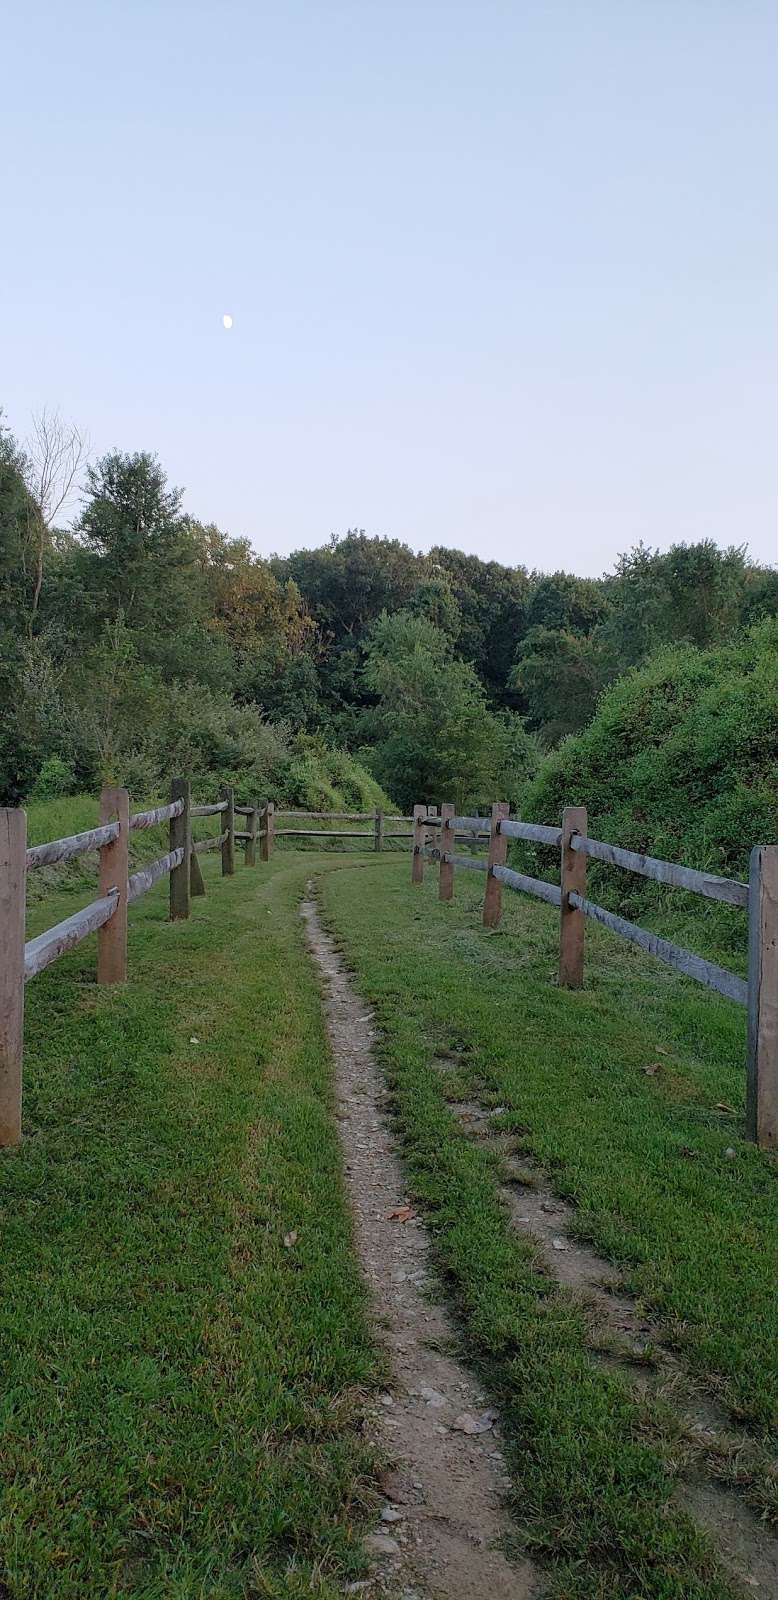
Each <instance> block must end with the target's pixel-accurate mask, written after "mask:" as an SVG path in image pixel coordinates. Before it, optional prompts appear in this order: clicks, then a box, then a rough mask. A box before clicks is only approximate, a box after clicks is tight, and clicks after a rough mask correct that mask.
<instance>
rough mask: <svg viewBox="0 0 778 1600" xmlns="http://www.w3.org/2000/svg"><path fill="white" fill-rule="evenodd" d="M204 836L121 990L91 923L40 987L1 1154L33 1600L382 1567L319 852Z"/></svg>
mask: <svg viewBox="0 0 778 1600" xmlns="http://www.w3.org/2000/svg"><path fill="white" fill-rule="evenodd" d="M89 820H90V819H88V818H86V819H85V821H86V822H87V823H88V821H89ZM279 860H280V858H279ZM205 861H206V865H205V872H206V875H207V876H206V881H207V885H208V898H207V899H206V900H198V901H197V902H195V908H194V915H193V917H192V920H191V922H189V923H187V924H180V923H179V924H173V925H171V924H169V923H168V922H167V921H166V909H167V908H166V901H165V889H166V885H160V886H159V887H158V888H157V889H156V890H154V891H152V893H151V894H149V895H148V896H147V897H145V898H144V899H143V900H142V901H140V902H139V903H138V904H137V906H135V907H133V908H132V910H131V913H130V979H131V981H130V982H129V984H128V985H127V987H126V988H122V989H119V990H106V989H103V990H98V989H97V988H96V986H95V984H94V963H95V950H94V940H88V941H86V943H85V944H84V945H82V946H81V947H80V948H79V949H78V950H77V951H75V952H73V953H72V954H71V955H70V956H69V957H67V958H65V959H64V960H62V961H61V962H59V963H57V965H56V966H54V967H52V968H50V969H49V971H48V972H47V973H45V974H44V975H43V976H41V977H40V978H37V979H36V980H35V982H34V983H33V984H31V985H30V986H29V989H28V994H27V1002H28V1005H27V1049H26V1079H25V1090H26V1094H25V1113H24V1122H25V1142H24V1144H23V1146H22V1147H21V1149H20V1150H19V1151H18V1152H14V1153H7V1154H4V1155H3V1156H2V1158H1V1159H0V1218H1V1220H2V1230H1V1233H0V1258H1V1260H2V1266H1V1267H0V1272H1V1274H2V1284H3V1294H2V1299H1V1300H0V1349H1V1356H2V1399H1V1400H0V1406H1V1407H2V1449H1V1450H0V1493H1V1500H0V1594H2V1595H4V1596H12V1597H13V1600H22V1597H24V1600H28V1597H30V1600H32V1597H33V1596H34V1597H36V1600H38V1597H40V1600H43V1597H45V1600H65V1597H67V1600H71V1597H72V1600H98V1597H99V1600H105V1597H106V1596H130V1595H131V1596H133V1597H136V1600H140V1597H142V1600H157V1597H159V1600H163V1597H164V1600H195V1597H197V1600H205V1597H206V1596H207V1597H208V1600H222V1597H224V1600H227V1597H232V1596H248V1595H251V1596H281V1595H283V1596H287V1595H289V1596H292V1595H298V1594H300V1595H302V1594H305V1595H310V1594H315V1595H321V1596H325V1595H332V1594H334V1593H338V1592H340V1586H339V1583H338V1584H336V1578H337V1579H339V1580H343V1578H344V1577H347V1576H348V1575H351V1576H354V1575H355V1574H356V1573H358V1572H359V1570H360V1568H361V1564H362V1563H361V1556H360V1554H359V1546H358V1541H359V1538H360V1536H361V1529H362V1523H363V1508H364V1507H365V1505H366V1504H369V1503H370V1501H371V1496H372V1494H373V1481H372V1478H371V1463H370V1461H369V1459H368V1456H367V1453H366V1450H365V1447H364V1445H363V1443H362V1441H361V1437H360V1432H359V1418H360V1413H361V1403H362V1395H363V1391H364V1388H365V1386H369V1385H372V1384H373V1383H374V1382H376V1381H377V1380H378V1378H379V1377H380V1365H379V1363H378V1362H377V1359H376V1355H375V1352H374V1350H373V1348H372V1345H371V1341H370V1338H369V1335H368V1332H367V1330H366V1325H365V1318H364V1304H363V1295H362V1290H361V1287H360V1282H359V1279H358V1276H357V1272H356V1269H355V1265H354V1260H353V1256H352V1252H351V1246H350V1236H349V1226H348V1221H347V1216H346V1211H345V1205H344V1200H343V1196H342V1192H341V1183H340V1168H339V1157H338V1151H337V1142H336V1138H335V1133H334V1124H333V1117H332V1113H331V1105H330V1063H329V1057H328V1053H327V1048H326V1044H325V1035H324V1030H323V1024H322V1019H321V1011H320V1005H319V998H318V989H317V985H316V981H315V979H314V976H313V974H312V972H311V969H310V967H309V965H308V963H307V960H306V958H305V956H304V954H303V945H302V935H301V931H300V925H299V917H298V915H297V904H298V900H299V895H300V893H301V889H302V883H303V881H304V868H303V866H302V863H301V862H300V861H299V859H298V861H297V862H296V863H294V862H292V863H291V864H290V862H289V860H288V858H287V860H286V861H285V862H284V864H283V866H280V867H279V864H278V863H277V864H276V867H277V870H276V869H274V870H272V871H271V872H270V873H268V872H267V871H266V870H263V871H261V872H260V871H259V870H258V871H257V872H256V873H249V872H246V871H244V870H243V869H242V868H239V870H238V875H237V876H236V878H234V879H224V880H222V879H221V877H220V876H219V875H218V869H217V867H216V865H215V863H213V862H212V861H210V860H208V858H205ZM77 898H84V894H83V885H82V886H80V887H79V890H78V893H76V892H73V891H68V892H64V891H59V892H58V893H57V894H56V895H54V896H52V897H50V898H49V899H48V900H47V901H46V902H45V903H42V904H39V905H36V906H34V907H33V908H32V912H31V916H30V932H31V933H34V932H36V931H38V929H39V928H40V927H43V926H46V925H48V924H49V923H51V922H52V921H54V920H56V919H57V918H58V917H61V916H63V915H66V914H67V913H68V912H69V911H70V910H72V909H73V906H74V904H75V903H76V899H77ZM292 1235H296V1239H295V1240H294V1242H293V1243H290V1242H289V1240H290V1236H292ZM285 1236H286V1238H287V1245H285V1244H284V1239H285Z"/></svg>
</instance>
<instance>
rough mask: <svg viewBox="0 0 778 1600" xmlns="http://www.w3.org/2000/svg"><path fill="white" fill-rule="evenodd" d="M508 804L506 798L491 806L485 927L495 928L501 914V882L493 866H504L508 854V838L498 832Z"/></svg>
mask: <svg viewBox="0 0 778 1600" xmlns="http://www.w3.org/2000/svg"><path fill="white" fill-rule="evenodd" d="M509 811H510V806H509V804H508V802H507V800H496V801H495V803H494V805H493V806H492V829H491V833H490V834H489V857H488V861H489V871H488V872H487V874H486V889H485V890H484V914H483V924H484V927H485V928H496V927H497V926H498V925H499V921H500V918H501V916H502V884H501V883H500V880H499V878H495V876H494V872H493V871H492V868H493V867H504V866H505V862H506V858H507V855H508V840H507V838H506V836H505V834H503V833H500V827H499V825H500V823H501V822H504V821H505V819H506V817H507V815H508V812H509Z"/></svg>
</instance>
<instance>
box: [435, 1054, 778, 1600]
mask: <svg viewBox="0 0 778 1600" xmlns="http://www.w3.org/2000/svg"><path fill="white" fill-rule="evenodd" d="M436 1064H437V1065H439V1068H440V1070H441V1072H443V1073H446V1072H447V1071H448V1070H450V1058H447V1057H442V1058H440V1060H439V1062H438V1063H436ZM449 1109H450V1111H451V1112H452V1113H453V1114H454V1116H456V1117H457V1119H458V1121H459V1123H460V1126H461V1127H462V1130H463V1132H465V1133H466V1134H467V1135H468V1137H469V1138H472V1139H474V1140H477V1141H478V1142H483V1143H485V1144H486V1146H487V1148H488V1149H489V1150H490V1151H492V1152H493V1153H495V1154H496V1155H497V1156H498V1157H499V1158H500V1163H501V1166H502V1172H503V1182H502V1184H501V1193H502V1197H503V1200H504V1202H505V1205H506V1208H507V1210H508V1213H509V1216H510V1220H511V1224H512V1226H513V1227H514V1228H515V1229H516V1230H517V1232H519V1233H521V1234H523V1235H524V1236H525V1237H529V1238H531V1239H532V1240H533V1242H534V1243H535V1245H536V1246H537V1248H538V1255H539V1261H540V1263H541V1265H542V1268H543V1270H544V1271H545V1272H546V1273H547V1274H548V1275H549V1276H550V1277H552V1278H553V1279H554V1280H555V1281H556V1282H557V1283H558V1284H560V1285H561V1286H563V1287H564V1288H565V1289H567V1290H568V1291H570V1292H571V1293H572V1294H573V1296H574V1298H575V1299H576V1300H577V1301H578V1302H579V1304H580V1305H581V1308H582V1310H583V1311H584V1313H585V1315H586V1317H587V1320H588V1325H589V1329H590V1338H591V1344H592V1349H593V1353H594V1355H595V1356H596V1357H598V1358H599V1359H600V1360H601V1361H602V1362H603V1363H604V1364H605V1365H606V1366H608V1367H609V1368H610V1369H611V1370H618V1371H619V1373H620V1375H621V1376H622V1378H623V1379H625V1380H626V1382H627V1383H629V1384H630V1385H631V1386H632V1388H633V1389H634V1390H635V1391H636V1392H637V1394H638V1395H640V1394H645V1395H646V1396H648V1397H653V1398H656V1399H658V1400H660V1401H662V1400H663V1401H665V1403H666V1404H669V1405H670V1406H671V1407H672V1410H673V1412H674V1414H675V1416H676V1417H677V1419H678V1422H679V1424H680V1430H681V1431H682V1433H683V1434H684V1435H685V1436H686V1439H687V1440H688V1441H689V1445H690V1453H691V1454H692V1456H693V1457H694V1467H695V1470H694V1472H693V1475H691V1474H687V1476H686V1477H685V1479H684V1480H683V1481H682V1482H681V1484H680V1485H679V1490H678V1499H679V1501H680V1502H681V1504H683V1505H684V1506H685V1508H686V1509H687V1510H688V1511H689V1512H690V1513H691V1515H692V1516H694V1517H695V1518H696V1520H697V1521H698V1522H699V1523H700V1524H701V1525H702V1526H703V1527H704V1528H705V1529H706V1531H707V1532H708V1534H709V1535H710V1536H711V1538H712V1539H713V1541H714V1542H715V1544H716V1545H717V1547H718V1549H719V1552H720V1554H721V1558H722V1561H723V1562H724V1564H725V1565H726V1566H727V1567H728V1569H729V1571H730V1573H731V1575H732V1577H733V1579H734V1580H735V1581H736V1582H737V1583H739V1584H740V1585H741V1586H744V1588H745V1590H746V1591H747V1592H750V1593H753V1594H757V1595H764V1596H765V1597H767V1596H770V1597H773V1596H778V1539H777V1538H776V1537H775V1535H774V1533H773V1532H772V1531H771V1530H770V1528H769V1527H768V1526H767V1525H766V1524H765V1523H764V1522H762V1521H761V1520H760V1519H759V1517H758V1516H757V1515H756V1514H755V1513H754V1511H752V1509H751V1508H750V1507H749V1505H748V1504H747V1503H746V1502H745V1500H744V1499H743V1497H742V1495H740V1494H738V1493H736V1492H735V1491H733V1490H732V1489H731V1488H728V1487H727V1486H726V1485H724V1484H723V1483H721V1482H718V1481H716V1480H715V1479H711V1477H710V1476H709V1475H708V1473H707V1472H706V1471H705V1470H704V1467H705V1457H706V1454H710V1456H711V1458H712V1459H714V1460H715V1459H716V1458H717V1457H718V1458H719V1459H721V1460H724V1461H725V1460H726V1459H727V1458H728V1457H729V1458H730V1459H735V1458H737V1457H738V1456H742V1455H743V1454H744V1453H745V1454H747V1453H748V1450H749V1442H748V1440H747V1439H746V1438H745V1437H744V1436H743V1435H741V1434H737V1433H733V1431H732V1427H731V1423H730V1419H729V1416H728V1414H727V1412H726V1411H725V1410H724V1408H723V1407H722V1406H720V1405H718V1404H717V1403H716V1401H715V1399H712V1398H711V1397H709V1396H708V1395H704V1394H701V1393H700V1392H699V1389H698V1388H697V1386H696V1385H695V1383H694V1380H693V1378H692V1377H691V1376H690V1374H689V1372H688V1370H687V1369H686V1367H685V1366H684V1363H683V1362H682V1361H681V1360H680V1358H679V1357H678V1356H677V1355H676V1354H675V1352H673V1351H671V1350H669V1349H667V1348H666V1347H663V1344H662V1337H663V1336H662V1330H661V1327H660V1326H659V1324H658V1323H657V1322H655V1321H654V1320H653V1319H652V1318H651V1317H650V1316H648V1315H646V1314H645V1311H644V1310H643V1309H641V1308H640V1307H639V1306H638V1305H637V1304H636V1302H635V1300H634V1299H633V1298H632V1297H631V1296H630V1295H628V1294H627V1293H626V1292H625V1291H624V1289H623V1287H622V1286H621V1284H620V1279H619V1274H618V1272H617V1270H616V1268H615V1267H614V1266H613V1265H612V1263H611V1262H609V1261H606V1260H605V1259H604V1257H602V1256H600V1255H597V1253H596V1252H595V1251H594V1250H592V1249H591V1248H590V1247H589V1246H588V1245H586V1244H584V1243H582V1242H581V1241H580V1240H578V1239H577V1238H576V1237H575V1209H574V1207H573V1206H571V1205H569V1204H568V1203H567V1202H566V1201H564V1200H561V1199H560V1198H559V1196H558V1195H555V1194H554V1193H553V1191H552V1189H551V1188H550V1187H549V1186H548V1183H547V1182H546V1180H545V1178H544V1175H543V1174H542V1172H541V1171H540V1169H539V1167H538V1166H537V1165H536V1164H535V1163H534V1162H533V1161H532V1159H531V1157H529V1156H528V1155H527V1154H526V1153H525V1152H523V1151H520V1150H519V1149H518V1148H517V1143H518V1142H517V1140H516V1138H515V1137H514V1136H513V1135H512V1134H510V1133H506V1132H504V1131H503V1130H502V1129H501V1128H500V1126H499V1117H500V1111H501V1108H499V1107H498V1108H496V1109H493V1110H489V1109H487V1108H486V1107H484V1106H482V1105H480V1103H479V1102H477V1101H454V1102H451V1101H450V1102H449Z"/></svg>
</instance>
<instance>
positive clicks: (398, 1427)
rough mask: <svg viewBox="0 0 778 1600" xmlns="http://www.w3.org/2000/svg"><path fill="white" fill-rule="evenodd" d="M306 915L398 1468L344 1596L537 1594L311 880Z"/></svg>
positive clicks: (500, 1597) (478, 1396) (359, 1015)
mask: <svg viewBox="0 0 778 1600" xmlns="http://www.w3.org/2000/svg"><path fill="white" fill-rule="evenodd" d="M302 914H303V917H304V919H305V922H306V928H307V938H308V944H309V947H310V949H311V951H312V954H313V956H314V958H315V960H316V961H317V963H318V966H319V969H320V971H321V974H322V977H323V980H324V999H325V1009H326V1016H327V1026H328V1030H329V1035H330V1040H331V1044H332V1051H333V1056H334V1059H335V1084H336V1096H337V1106H338V1111H337V1115H338V1127H339V1131H340V1138H341V1144H342V1148H343V1154H344V1161H345V1170H346V1179H347V1184H348V1192H349V1197H350V1200H351V1205H352V1208H353V1214H354V1222H355V1232H356V1241H357V1247H358V1250H359V1254H360V1258H361V1262H362V1268H363V1271H364V1274H365V1278H366V1280H367V1283H368V1285H369V1288H370V1291H371V1294H372V1298H373V1304H374V1307H375V1315H376V1319H377V1322H378V1323H379V1324H380V1326H381V1328H382V1330H383V1335H384V1338H385V1342H386V1347H387V1351H388V1355H389V1360H390V1365H391V1373H392V1380H391V1388H390V1390H389V1391H388V1392H387V1393H386V1394H384V1395H382V1396H381V1403H380V1404H379V1405H377V1406H376V1408H375V1412H374V1414H373V1416H372V1419H371V1422H372V1428H373V1437H374V1439H375V1440H376V1441H377V1442H378V1444H379V1446H380V1448H381V1449H382V1451H383V1453H384V1454H385V1456H386V1458H387V1459H388V1460H390V1461H391V1462H392V1463H393V1465H392V1468H391V1470H389V1471H388V1472H387V1474H386V1476H385V1479H384V1483H383V1488H384V1491H385V1494H386V1503H385V1505H384V1507H383V1509H382V1514H381V1525H380V1528H379V1529H377V1530H376V1532H375V1533H374V1534H372V1535H370V1536H369V1538H368V1539H367V1541H366V1547H367V1549H368V1551H369V1552H370V1555H371V1557H372V1558H373V1561H374V1571H373V1576H372V1577H371V1578H369V1579H367V1580H364V1581H363V1582H361V1583H359V1584H357V1585H352V1586H351V1589H350V1590H349V1591H348V1592H351V1593H359V1594H361V1595H364V1596H366V1597H371V1596H378V1595H392V1596H397V1597H401V1600H485V1597H488V1600H528V1597H530V1596H534V1595H537V1594H538V1592H539V1588H540V1584H539V1579H538V1576H537V1573H536V1572H535V1570H534V1568H533V1567H532V1566H531V1565H530V1564H529V1562H524V1561H522V1562H519V1563H514V1562H512V1561H509V1560H508V1559H507V1558H506V1556H505V1555H504V1554H503V1552H502V1549H501V1544H502V1542H503V1541H504V1540H505V1539H506V1537H507V1536H508V1535H509V1534H510V1533H511V1532H512V1531H515V1530H514V1528H513V1524H512V1522H511V1518H510V1516H509V1514H508V1511H507V1509H506V1507H505V1505H504V1496H505V1492H506V1490H507V1489H508V1487H509V1483H508V1479H507V1477H506V1473H505V1465H504V1460H503V1455H502V1450H501V1445H500V1435H499V1420H498V1418H497V1414H496V1412H495V1411H494V1410H493V1409H491V1408H490V1405H489V1400H488V1397H487V1396H486V1395H485V1394H484V1393H483V1392H482V1390H481V1388H480V1385H479V1384H478V1383H477V1381H476V1380H475V1379H474V1377H473V1375H472V1374H471V1373H470V1372H468V1370H467V1369H466V1368H465V1367H464V1366H463V1365H462V1364H461V1363H460V1362H459V1361H458V1360H457V1359H456V1358H455V1356H454V1355H452V1354H451V1353H449V1352H450V1351H451V1350H452V1349H453V1348H454V1345H455V1339H454V1329H453V1325H452V1323H451V1321H450V1320H449V1317H448V1315H447V1313H446V1311H445V1310H444V1309H443V1307H442V1305H441V1304H440V1303H439V1302H437V1301H436V1299H435V1292H434V1285H433V1283H432V1280H431V1277H430V1274H429V1271H428V1268H427V1253H428V1250H429V1239H428V1236H427V1233H426V1231H425V1228H424V1226H423V1224H422V1222H421V1221H420V1219H419V1218H418V1217H417V1216H416V1215H415V1214H414V1213H413V1210H412V1208H411V1207H409V1206H408V1204H407V1200H406V1196H405V1193H404V1179H403V1169H402V1166H401V1164H400V1161H399V1158H398V1155H397V1152H396V1149H395V1146H394V1141H393V1138H392V1134H391V1131H390V1128H389V1124H388V1120H387V1117H386V1115H385V1110H384V1105H385V1099H386V1091H385V1089H384V1085H383V1081H382V1078H381V1074H380V1072H379V1070H378V1067H377V1065H376V1062H375V1060H374V1057H373V1054H372V1051H371V1037H372V1029H371V1020H372V1019H371V1015H370V1013H369V1011H368V1010H367V1008H366V1006H365V1005H364V1003H363V1002H362V1001H361V1000H360V999H359V997H358V996H357V995H356V994H355V992H354V990H353V988H352V986H351V983H350V981H349V978H348V976H347V974H346V971H345V968H344V966H343V963H342V962H341V960H340V957H339V955H338V953H337V950H336V949H335V946H334V944H333V941H332V940H331V939H330V937H329V935H328V934H327V933H326V932H325V931H324V929H323V928H322V926H321V924H320V922H319V918H318V915H317V908H316V904H315V901H314V899H313V896H312V885H310V884H309V886H308V897H307V898H306V900H305V901H304V903H303V907H302ZM393 1213H395V1214H394V1215H393ZM468 1430H472V1431H468Z"/></svg>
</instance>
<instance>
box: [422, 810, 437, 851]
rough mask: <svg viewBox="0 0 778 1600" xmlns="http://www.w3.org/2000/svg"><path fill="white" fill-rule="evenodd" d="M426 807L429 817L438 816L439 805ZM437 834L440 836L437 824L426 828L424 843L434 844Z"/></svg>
mask: <svg viewBox="0 0 778 1600" xmlns="http://www.w3.org/2000/svg"><path fill="white" fill-rule="evenodd" d="M425 809H426V812H427V816H428V817H436V816H437V814H438V808H437V806H427V807H426V808H425ZM437 836H438V830H437V827H436V826H435V827H432V828H425V830H424V843H425V844H426V845H429V844H431V845H433V846H434V844H435V840H436V838H437Z"/></svg>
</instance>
